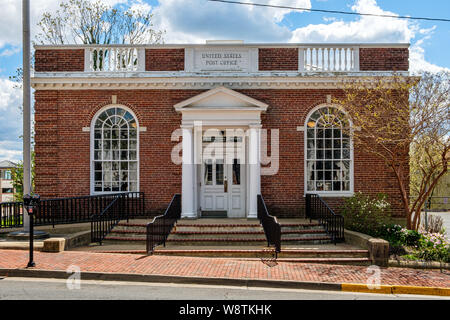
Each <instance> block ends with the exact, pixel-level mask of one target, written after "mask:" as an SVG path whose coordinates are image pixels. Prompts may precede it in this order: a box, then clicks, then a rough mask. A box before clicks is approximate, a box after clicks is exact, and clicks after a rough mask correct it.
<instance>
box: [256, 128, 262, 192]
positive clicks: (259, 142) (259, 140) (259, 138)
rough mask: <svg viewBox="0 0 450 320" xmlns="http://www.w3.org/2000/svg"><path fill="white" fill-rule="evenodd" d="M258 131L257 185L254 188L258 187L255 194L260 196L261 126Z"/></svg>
mask: <svg viewBox="0 0 450 320" xmlns="http://www.w3.org/2000/svg"><path fill="white" fill-rule="evenodd" d="M257 131H258V162H257V166H258V183H257V184H256V186H257V187H258V190H257V193H258V194H261V126H259V128H258V129H257Z"/></svg>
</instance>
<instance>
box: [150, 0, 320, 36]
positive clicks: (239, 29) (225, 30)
mask: <svg viewBox="0 0 450 320" xmlns="http://www.w3.org/2000/svg"><path fill="white" fill-rule="evenodd" d="M258 3H265V4H274V5H285V6H293V7H305V8H311V2H310V0H264V1H263V0H260V1H258ZM289 12H292V10H289V9H274V8H265V7H255V6H246V5H232V4H225V3H218V2H207V1H204V2H199V1H196V0H165V1H161V4H160V5H159V6H158V7H156V8H154V13H155V15H154V18H155V21H154V22H155V27H156V28H157V29H160V30H165V31H166V36H165V42H166V43H204V42H205V40H209V39H228V40H230V39H234V40H236V39H238V40H246V41H252V42H285V41H287V40H288V39H289V38H290V36H291V32H290V31H289V29H288V28H287V27H285V26H280V25H278V24H277V23H279V22H280V21H281V20H282V19H283V18H284V16H285V15H286V14H288V13H289Z"/></svg>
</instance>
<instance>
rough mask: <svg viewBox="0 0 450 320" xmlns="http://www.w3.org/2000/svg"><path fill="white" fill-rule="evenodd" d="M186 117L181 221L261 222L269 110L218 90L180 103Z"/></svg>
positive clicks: (236, 93)
mask: <svg viewBox="0 0 450 320" xmlns="http://www.w3.org/2000/svg"><path fill="white" fill-rule="evenodd" d="M174 107H175V110H176V111H177V112H181V114H182V124H181V129H182V133H183V142H182V147H183V156H182V214H181V215H182V218H198V217H201V214H202V212H207V211H213V212H216V211H220V212H226V214H227V217H235V218H245V217H246V218H256V217H257V195H258V194H260V129H261V112H265V111H266V110H267V107H268V105H267V104H265V103H263V102H261V101H258V100H255V99H253V98H250V97H248V96H246V95H244V94H241V93H239V92H236V91H234V90H231V89H228V88H225V87H218V88H215V89H211V90H209V91H206V92H204V93H202V94H199V95H197V96H194V97H192V98H190V99H187V100H185V101H182V102H180V103H177V104H176V105H175V106H174Z"/></svg>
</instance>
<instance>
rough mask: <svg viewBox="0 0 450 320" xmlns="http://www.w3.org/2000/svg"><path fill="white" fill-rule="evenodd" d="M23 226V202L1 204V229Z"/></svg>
mask: <svg viewBox="0 0 450 320" xmlns="http://www.w3.org/2000/svg"><path fill="white" fill-rule="evenodd" d="M21 226H23V202H2V203H0V229H2V228H19V227H21Z"/></svg>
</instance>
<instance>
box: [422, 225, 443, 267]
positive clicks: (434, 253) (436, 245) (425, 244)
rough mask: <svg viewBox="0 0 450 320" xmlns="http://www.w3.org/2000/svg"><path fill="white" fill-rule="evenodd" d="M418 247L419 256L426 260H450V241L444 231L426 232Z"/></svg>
mask: <svg viewBox="0 0 450 320" xmlns="http://www.w3.org/2000/svg"><path fill="white" fill-rule="evenodd" d="M417 249H418V250H417V256H418V257H419V258H422V259H424V260H427V261H441V262H450V243H449V242H448V241H447V239H446V238H445V235H444V234H442V233H429V232H427V233H424V234H423V236H422V238H421V239H420V241H419V245H418V246H417Z"/></svg>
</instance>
